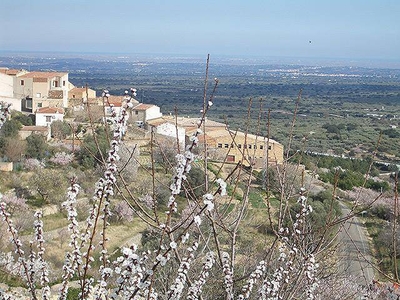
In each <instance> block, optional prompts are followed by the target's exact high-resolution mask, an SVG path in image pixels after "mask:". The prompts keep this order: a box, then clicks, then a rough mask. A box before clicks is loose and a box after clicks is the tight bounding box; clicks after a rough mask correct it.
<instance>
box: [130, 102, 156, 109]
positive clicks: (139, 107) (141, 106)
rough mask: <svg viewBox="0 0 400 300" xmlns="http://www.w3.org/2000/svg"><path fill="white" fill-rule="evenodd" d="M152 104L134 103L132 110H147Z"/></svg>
mask: <svg viewBox="0 0 400 300" xmlns="http://www.w3.org/2000/svg"><path fill="white" fill-rule="evenodd" d="M153 106H156V105H153V104H143V103H139V104H138V105H136V106H135V107H134V108H133V110H148V109H149V108H152V107H153Z"/></svg>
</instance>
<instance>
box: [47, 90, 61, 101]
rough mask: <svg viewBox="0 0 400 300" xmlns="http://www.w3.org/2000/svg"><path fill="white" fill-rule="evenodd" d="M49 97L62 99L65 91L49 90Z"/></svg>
mask: <svg viewBox="0 0 400 300" xmlns="http://www.w3.org/2000/svg"><path fill="white" fill-rule="evenodd" d="M48 97H49V98H50V99H62V98H63V91H49V95H48Z"/></svg>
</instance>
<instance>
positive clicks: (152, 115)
mask: <svg viewBox="0 0 400 300" xmlns="http://www.w3.org/2000/svg"><path fill="white" fill-rule="evenodd" d="M161 117H162V113H161V112H160V107H158V106H157V105H153V104H143V103H139V104H138V105H136V106H135V107H134V108H133V109H132V113H131V118H129V119H130V121H133V122H136V123H137V124H138V123H139V122H140V123H141V124H146V123H147V121H149V120H153V119H157V118H161Z"/></svg>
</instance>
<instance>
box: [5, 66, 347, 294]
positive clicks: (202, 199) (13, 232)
mask: <svg viewBox="0 0 400 300" xmlns="http://www.w3.org/2000/svg"><path fill="white" fill-rule="evenodd" d="M207 70H208V63H207ZM207 84H208V73H206V80H205V89H204V97H203V100H204V101H203V108H202V109H201V113H200V117H199V120H198V123H197V130H195V132H194V134H193V136H191V138H190V143H189V144H188V145H187V146H186V148H185V149H182V151H181V152H179V153H176V155H175V159H174V160H175V162H174V163H175V165H174V167H173V168H171V169H170V170H171V171H172V175H171V177H170V178H169V181H170V183H169V196H168V200H167V202H166V203H165V204H161V203H160V202H159V201H158V199H157V197H158V195H157V183H158V181H157V177H156V176H155V172H156V171H155V169H156V166H155V164H154V160H153V159H151V161H150V167H149V168H148V169H146V171H147V172H148V173H149V174H151V175H152V176H151V178H152V180H150V183H149V185H150V186H149V188H148V192H147V193H146V195H138V194H135V193H134V192H133V191H132V189H131V188H130V187H131V185H130V181H134V180H135V174H134V173H132V176H131V177H127V176H124V174H123V173H121V172H120V171H121V168H122V169H123V168H124V165H125V164H122V165H121V163H120V160H121V156H120V151H121V148H122V147H124V146H125V145H124V141H123V137H124V135H125V134H126V130H127V118H128V116H129V109H131V108H132V107H133V103H132V99H133V97H134V96H135V95H136V90H134V89H131V90H130V92H129V91H127V92H126V95H125V100H124V104H123V107H122V109H121V111H120V113H119V114H118V115H117V114H116V112H115V111H112V116H111V118H110V119H109V124H108V125H106V126H107V127H106V131H108V132H109V133H110V135H107V136H109V150H108V152H107V154H106V155H100V157H98V158H97V160H98V161H99V162H101V163H102V167H103V174H102V176H101V178H99V180H98V181H97V182H96V185H95V191H94V194H93V197H92V199H91V203H92V207H91V209H90V211H89V212H88V216H87V219H86V221H85V222H84V225H83V226H82V224H79V223H78V219H77V217H78V213H77V198H78V196H79V193H81V192H82V189H81V187H80V185H79V182H77V179H76V178H72V179H71V182H70V185H69V188H68V191H67V198H66V201H64V202H63V204H62V206H63V208H64V209H65V211H66V213H67V219H68V221H69V225H68V230H69V233H70V239H69V250H68V251H67V252H66V253H65V262H64V264H63V267H62V275H61V280H60V281H61V284H60V288H59V290H58V293H57V295H58V299H67V295H68V289H69V287H70V285H71V281H72V280H76V282H77V284H78V286H79V291H80V292H79V299H88V298H93V299H227V300H230V299H316V298H318V297H320V295H322V294H323V293H322V292H321V291H320V290H319V287H320V286H321V285H322V284H325V281H324V280H326V278H331V277H330V276H331V275H332V273H329V272H328V271H325V268H324V267H325V266H328V265H329V264H331V260H328V259H327V258H326V257H327V256H328V254H330V253H331V252H330V251H329V250H328V249H331V247H330V245H332V244H333V239H334V234H332V230H331V229H332V228H333V229H335V228H336V227H335V225H338V224H341V223H342V222H344V221H345V220H346V219H347V218H349V216H345V217H343V218H341V217H339V216H337V215H336V214H335V213H334V211H333V204H332V211H330V212H328V213H327V218H326V221H325V226H323V227H322V228H315V227H314V226H312V225H313V224H312V218H311V216H312V214H313V213H314V210H313V206H312V203H310V202H309V201H308V196H307V190H306V189H305V188H304V187H301V186H294V185H290V184H289V182H288V179H287V178H289V177H290V178H292V177H293V176H296V175H295V174H294V172H291V171H289V170H291V169H290V168H289V167H288V158H289V150H290V149H288V151H287V153H288V155H287V159H286V160H285V162H284V164H283V166H281V167H280V168H276V173H277V176H278V180H277V184H279V188H278V189H277V191H278V192H277V193H276V194H273V193H271V191H270V190H269V187H268V186H269V184H268V182H267V183H266V190H267V192H266V194H265V197H264V199H263V202H264V204H265V206H266V209H265V210H264V211H265V215H263V217H264V219H263V223H266V224H268V226H269V230H270V232H271V234H270V235H268V236H263V237H262V240H260V237H261V236H260V235H256V234H254V235H253V239H252V237H251V236H250V235H251V234H252V233H251V232H245V231H244V230H243V226H244V225H245V224H246V223H247V225H249V227H251V225H253V224H252V223H251V222H252V217H251V215H252V214H255V213H256V212H255V210H252V206H251V201H250V200H251V199H250V188H251V186H252V184H253V178H254V176H253V172H254V170H253V168H252V167H250V168H249V170H246V174H244V175H246V176H240V174H239V175H237V176H235V178H236V179H235V180H231V181H230V184H229V185H228V184H227V183H226V182H227V180H226V179H227V178H229V177H230V176H231V175H232V174H229V175H227V176H226V177H225V178H221V177H220V176H217V177H215V178H211V176H209V173H208V172H207V171H206V168H205V171H204V180H203V181H204V190H203V193H201V194H200V195H199V194H196V193H193V192H192V191H193V189H194V188H195V187H194V186H192V185H191V184H190V182H189V180H188V175H189V174H190V172H191V169H192V165H193V163H194V160H195V154H194V153H195V149H196V148H197V147H198V146H199V138H198V137H199V135H200V134H202V133H203V132H204V121H205V119H206V115H207V113H208V111H209V110H210V109H212V106H213V105H214V102H215V100H214V94H215V92H216V89H217V86H218V80H217V79H215V84H214V87H213V90H212V92H211V94H210V96H208V95H207V91H208V89H207ZM108 97H109V92H108V91H104V93H103V98H104V100H105V101H107V99H108ZM249 115H250V114H249ZM294 120H295V119H293V123H294ZM257 126H259V124H258V125H257ZM292 127H293V126H292ZM94 143H95V144H96V145H97V150H99V152H100V153H101V154H102V152H101V151H100V149H99V148H100V146H99V143H98V142H97V141H96V136H95V135H94ZM289 148H290V146H289ZM128 153H130V154H129V155H128V157H131V156H133V155H134V152H133V151H130V152H128ZM244 157H245V154H244V153H243V158H244ZM246 159H247V158H246ZM206 165H207V157H206V156H205V166H206ZM271 167H272V166H271ZM235 170H236V171H237V172H239V173H241V172H243V173H244V172H245V171H244V169H243V168H238V169H235ZM167 175H168V174H167ZM291 176H292V177H291ZM267 177H268V176H267ZM240 178H245V179H244V184H243V180H242V179H240ZM295 179H296V180H294V179H293V180H292V179H290V182H300V183H302V180H301V178H300V179H299V180H297V179H298V178H295ZM239 190H240V191H239ZM116 197H118V198H120V199H119V200H120V201H123V202H120V203H123V204H121V206H122V205H124V207H122V211H124V212H126V211H127V210H128V207H129V209H130V211H131V212H133V215H132V216H133V219H132V222H141V223H142V224H146V225H147V227H148V232H151V239H152V241H151V243H148V244H147V245H149V246H148V247H147V248H146V244H145V243H144V239H142V241H143V242H142V244H141V245H133V244H132V245H128V246H126V247H122V248H121V249H120V251H118V252H113V253H111V252H110V250H111V249H110V248H109V225H110V224H109V220H110V217H111V215H112V209H113V203H112V201H113V199H115V198H116ZM330 201H332V203H333V202H334V201H335V197H332V199H331V200H330ZM293 204H296V207H297V209H296V211H294V212H293V210H291V208H292V206H293ZM114 208H118V205H117V206H115V207H114ZM118 209H121V207H120V208H118ZM0 215H1V217H2V219H3V221H4V224H5V226H7V228H8V231H9V233H10V239H11V242H12V244H13V245H14V253H13V255H12V256H11V257H10V259H9V260H10V261H12V265H14V266H16V268H17V269H18V275H20V276H21V277H22V278H23V279H24V281H25V284H26V286H27V288H28V291H29V292H30V297H31V299H50V297H51V296H52V295H51V289H50V277H49V276H50V275H49V274H50V266H49V264H48V262H47V261H46V259H45V258H46V252H45V247H44V245H45V235H44V232H43V221H42V213H41V211H38V212H36V214H35V218H36V221H35V223H34V228H35V231H34V235H33V236H34V240H33V241H32V242H30V245H29V247H24V245H23V242H22V238H21V237H20V233H19V232H18V230H17V228H16V227H15V225H14V222H13V221H12V216H11V214H10V212H9V210H8V205H7V203H6V202H5V201H1V200H0ZM257 225H260V224H257ZM317 231H318V232H317ZM317 233H318V234H317ZM153 237H154V238H153ZM322 278H324V280H322ZM328 285H329V284H328ZM0 293H2V294H1V297H3V298H4V299H12V296H11V295H10V294H8V293H7V292H1V291H0Z"/></svg>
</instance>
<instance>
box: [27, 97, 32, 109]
mask: <svg viewBox="0 0 400 300" xmlns="http://www.w3.org/2000/svg"><path fill="white" fill-rule="evenodd" d="M25 106H26V108H32V99H26V102H25Z"/></svg>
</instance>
